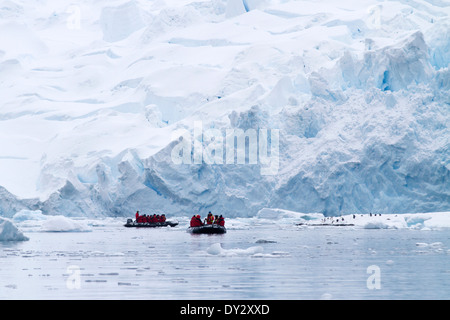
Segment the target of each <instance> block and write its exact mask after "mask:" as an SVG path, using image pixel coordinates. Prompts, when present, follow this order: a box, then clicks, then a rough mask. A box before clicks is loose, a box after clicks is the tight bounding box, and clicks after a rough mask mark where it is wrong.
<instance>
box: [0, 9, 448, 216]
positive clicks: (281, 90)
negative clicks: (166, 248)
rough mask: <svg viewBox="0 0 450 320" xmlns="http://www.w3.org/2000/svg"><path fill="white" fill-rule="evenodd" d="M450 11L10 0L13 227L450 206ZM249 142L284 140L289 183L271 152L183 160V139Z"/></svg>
mask: <svg viewBox="0 0 450 320" xmlns="http://www.w3.org/2000/svg"><path fill="white" fill-rule="evenodd" d="M449 14H450V4H449V3H448V2H446V1H439V0H433V1H432V0H429V1H425V0H423V1H414V2H409V1H401V0H398V1H389V2H387V1H360V2H358V3H355V2H354V1H339V2H336V1H320V2H316V1H293V0H292V1H289V0H264V1H256V0H255V1H253V0H210V1H206V0H205V1H190V0H183V1H179V0H177V1H173V0H170V1H169V0H166V1H139V0H131V1H121V0H114V1H103V0H102V1H96V2H95V3H93V2H92V1H78V2H77V4H74V3H73V2H72V1H66V0H64V1H56V0H44V1H40V2H39V3H37V2H27V1H24V0H8V1H0V30H1V31H0V97H1V102H0V215H2V216H6V217H12V216H13V215H14V214H15V213H16V212H19V211H20V210H41V212H43V213H44V214H51V215H66V216H98V215H126V216H129V215H130V214H132V212H134V211H135V210H141V211H142V212H144V213H150V212H155V213H162V212H164V213H166V214H174V215H191V214H192V213H193V212H198V211H200V212H205V211H206V210H208V211H209V210H212V211H214V212H217V213H222V214H225V215H228V216H235V217H236V216H241V217H247V216H254V215H256V214H257V213H258V211H259V210H261V209H262V208H283V209H287V210H292V211H300V212H321V213H323V214H325V215H340V214H350V213H367V212H378V213H406V212H409V213H412V212H430V211H450V188H449V185H450V161H449V159H450V151H449V140H450V139H449V138H450V133H449V129H448V125H449V119H450V116H449V115H450V69H449V62H450V19H449ZM199 122H200V123H201V125H202V129H203V130H202V131H201V132H200V134H203V139H202V136H198V135H197V136H195V129H196V125H195V124H196V123H199ZM212 129H214V130H216V131H213V130H212ZM238 129H242V130H249V129H250V130H255V131H256V132H261V130H268V131H270V132H275V130H278V131H277V132H279V144H278V148H277V150H276V151H277V152H278V153H277V154H278V162H277V166H276V169H277V170H276V171H275V172H273V173H272V174H269V175H267V174H262V170H261V169H262V168H263V167H264V165H263V163H262V161H261V153H259V154H258V156H259V157H258V158H257V161H256V163H249V161H250V158H251V157H250V155H247V156H246V157H247V158H248V159H247V162H246V163H244V164H239V163H235V164H230V163H222V164H221V163H217V161H216V162H215V163H213V164H208V163H206V162H205V161H201V162H200V163H198V164H197V163H196V162H195V161H192V162H191V163H187V164H186V163H184V164H178V163H176V162H175V161H174V159H173V152H172V151H173V149H174V147H176V146H177V145H178V143H180V141H181V140H178V138H179V136H178V135H177V133H179V132H189V133H190V134H192V138H193V139H192V141H191V142H192V144H193V145H194V146H195V145H196V143H198V141H200V140H202V141H201V142H203V145H202V147H203V149H205V148H206V149H207V150H210V149H208V146H211V145H212V144H211V141H212V140H208V139H207V137H208V135H207V134H208V133H210V132H219V133H223V136H224V138H225V137H226V132H227V130H238ZM183 130H184V131H183ZM247 132H249V131H247ZM249 139H250V138H249ZM271 139H272V140H270V143H271V144H272V146H273V145H274V144H273V142H274V141H275V140H274V139H273V136H272V138H271ZM259 141H261V139H260V140H259ZM216 142H217V141H216ZM248 144H249V145H251V144H252V142H251V141H250V140H249V142H248ZM197 146H198V145H197ZM218 150H219V149H217V148H216V149H214V151H215V154H216V155H217V152H218ZM257 151H259V152H260V151H261V150H260V149H257ZM219 154H220V153H219ZM183 155H186V154H183ZM272 155H273V153H272ZM191 156H192V157H191ZM195 157H196V150H195V148H192V155H188V159H190V160H195ZM223 157H224V158H225V157H226V155H223ZM219 158H220V157H219ZM215 159H216V160H217V158H215ZM203 160H204V159H203Z"/></svg>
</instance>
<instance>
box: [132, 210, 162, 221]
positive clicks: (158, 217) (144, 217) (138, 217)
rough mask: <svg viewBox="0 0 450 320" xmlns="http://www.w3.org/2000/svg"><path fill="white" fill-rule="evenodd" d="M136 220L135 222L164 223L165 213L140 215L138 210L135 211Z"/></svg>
mask: <svg viewBox="0 0 450 320" xmlns="http://www.w3.org/2000/svg"><path fill="white" fill-rule="evenodd" d="M135 216H136V222H137V223H164V222H166V215H165V214H164V213H163V214H162V215H159V214H153V215H151V214H150V215H148V216H147V215H146V214H144V215H142V216H141V215H140V213H139V211H137V212H136V215H135Z"/></svg>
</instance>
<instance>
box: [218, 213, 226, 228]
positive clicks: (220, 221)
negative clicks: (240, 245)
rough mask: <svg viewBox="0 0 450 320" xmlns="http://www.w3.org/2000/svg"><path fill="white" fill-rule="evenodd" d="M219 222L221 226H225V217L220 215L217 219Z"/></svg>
mask: <svg viewBox="0 0 450 320" xmlns="http://www.w3.org/2000/svg"><path fill="white" fill-rule="evenodd" d="M217 224H218V225H219V226H222V227H225V219H224V218H223V217H222V215H220V217H219V218H218V219H217Z"/></svg>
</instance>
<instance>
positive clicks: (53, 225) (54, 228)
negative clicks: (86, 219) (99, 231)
mask: <svg viewBox="0 0 450 320" xmlns="http://www.w3.org/2000/svg"><path fill="white" fill-rule="evenodd" d="M41 231H44V232H87V231H91V230H90V228H89V227H88V226H87V225H86V224H84V223H82V222H81V221H75V220H72V219H70V218H66V217H64V216H52V217H49V218H48V219H47V220H46V221H45V222H44V223H43V224H42V227H41Z"/></svg>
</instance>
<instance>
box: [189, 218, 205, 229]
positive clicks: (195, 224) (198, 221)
mask: <svg viewBox="0 0 450 320" xmlns="http://www.w3.org/2000/svg"><path fill="white" fill-rule="evenodd" d="M202 225H203V222H202V220H201V219H199V218H197V217H196V216H193V217H192V219H191V227H200V226H202Z"/></svg>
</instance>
